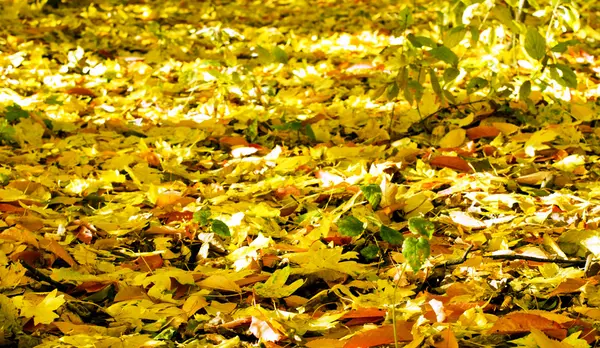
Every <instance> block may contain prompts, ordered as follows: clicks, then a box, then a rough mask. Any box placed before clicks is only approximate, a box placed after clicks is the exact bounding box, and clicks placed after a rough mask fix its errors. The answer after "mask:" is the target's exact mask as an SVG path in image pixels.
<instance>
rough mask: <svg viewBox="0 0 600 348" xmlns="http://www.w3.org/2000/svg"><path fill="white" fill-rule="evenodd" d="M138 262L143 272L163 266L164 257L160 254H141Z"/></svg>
mask: <svg viewBox="0 0 600 348" xmlns="http://www.w3.org/2000/svg"><path fill="white" fill-rule="evenodd" d="M135 262H136V263H137V264H138V266H139V269H140V271H142V272H150V271H153V270H155V269H157V268H160V267H162V265H163V259H162V257H160V255H149V256H140V257H138V258H137V260H135Z"/></svg>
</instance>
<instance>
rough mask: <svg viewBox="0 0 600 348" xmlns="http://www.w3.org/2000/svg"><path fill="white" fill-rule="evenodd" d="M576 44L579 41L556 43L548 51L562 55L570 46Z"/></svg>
mask: <svg viewBox="0 0 600 348" xmlns="http://www.w3.org/2000/svg"><path fill="white" fill-rule="evenodd" d="M577 44H579V40H568V41H564V42H559V43H557V44H556V45H554V46H552V48H551V49H550V50H551V51H552V52H556V53H564V52H565V51H566V50H567V49H568V48H569V47H570V46H574V45H577Z"/></svg>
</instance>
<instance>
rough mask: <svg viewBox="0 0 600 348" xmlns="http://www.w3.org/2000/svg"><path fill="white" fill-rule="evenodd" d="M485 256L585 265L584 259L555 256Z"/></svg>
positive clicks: (500, 258) (499, 258) (509, 259)
mask: <svg viewBox="0 0 600 348" xmlns="http://www.w3.org/2000/svg"><path fill="white" fill-rule="evenodd" d="M485 257H489V258H490V259H494V260H508V261H512V260H525V261H535V262H547V263H556V264H562V265H573V266H581V267H583V266H585V263H586V260H581V259H575V260H565V259H557V258H554V257H553V258H548V257H539V256H528V255H516V254H511V255H487V256H485Z"/></svg>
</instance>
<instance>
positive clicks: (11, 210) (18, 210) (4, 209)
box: [0, 203, 25, 213]
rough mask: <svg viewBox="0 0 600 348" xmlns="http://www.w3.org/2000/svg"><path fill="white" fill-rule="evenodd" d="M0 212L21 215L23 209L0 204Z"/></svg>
mask: <svg viewBox="0 0 600 348" xmlns="http://www.w3.org/2000/svg"><path fill="white" fill-rule="evenodd" d="M0 211H1V212H5V213H22V212H24V211H25V208H22V207H17V206H14V205H12V204H8V203H0Z"/></svg>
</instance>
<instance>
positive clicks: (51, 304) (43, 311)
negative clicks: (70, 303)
mask: <svg viewBox="0 0 600 348" xmlns="http://www.w3.org/2000/svg"><path fill="white" fill-rule="evenodd" d="M56 294H57V290H56V289H54V290H53V291H52V292H50V293H49V294H48V295H46V297H45V298H44V299H43V300H42V301H41V302H40V303H38V304H35V303H34V302H31V301H28V300H26V299H24V298H22V297H21V298H19V299H18V300H19V301H15V302H16V303H15V305H16V306H17V307H20V308H21V316H23V317H25V318H33V323H34V324H35V325H37V324H50V323H52V322H53V321H54V319H56V318H58V315H57V314H56V313H54V311H55V310H57V309H58V308H59V307H60V306H62V305H63V304H64V303H65V299H64V297H65V296H64V295H60V296H56Z"/></svg>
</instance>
